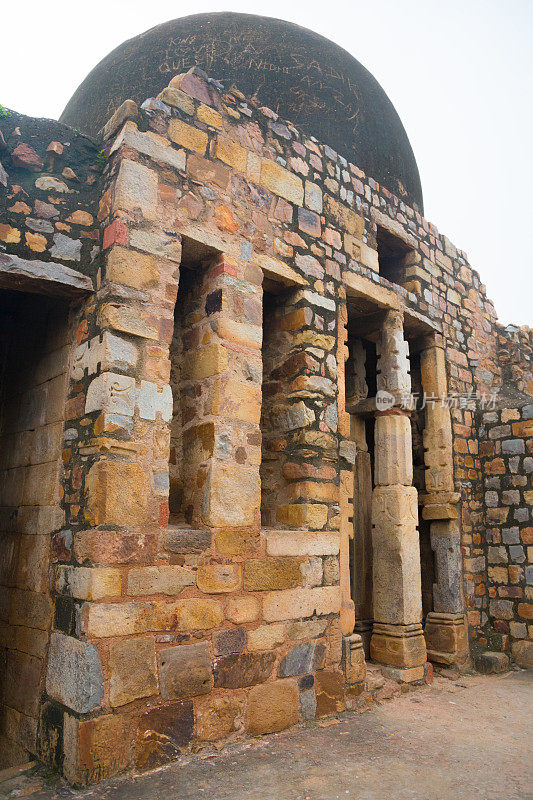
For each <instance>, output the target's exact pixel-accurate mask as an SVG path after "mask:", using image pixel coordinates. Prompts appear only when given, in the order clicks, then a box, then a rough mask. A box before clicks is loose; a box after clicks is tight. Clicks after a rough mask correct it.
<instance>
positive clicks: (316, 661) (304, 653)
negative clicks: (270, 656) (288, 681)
mask: <svg viewBox="0 0 533 800" xmlns="http://www.w3.org/2000/svg"><path fill="white" fill-rule="evenodd" d="M325 653H326V646H325V644H324V643H323V642H316V641H315V642H309V643H308V644H299V645H297V646H296V647H293V649H292V650H290V651H289V652H288V653H287V655H286V656H284V657H283V658H282V659H281V662H280V665H279V667H278V675H279V676H280V678H288V677H289V676H291V675H305V674H306V673H307V672H313V671H314V670H315V669H320V668H321V667H323V666H324V663H323V662H324V656H325Z"/></svg>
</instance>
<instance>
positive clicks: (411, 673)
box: [381, 665, 426, 683]
mask: <svg viewBox="0 0 533 800" xmlns="http://www.w3.org/2000/svg"><path fill="white" fill-rule="evenodd" d="M381 672H382V673H383V675H385V676H386V677H387V678H392V680H393V681H397V682H398V683H417V682H418V681H423V680H424V679H425V676H426V668H425V666H424V665H423V666H421V667H408V668H406V669H401V668H400V667H385V666H383V667H381Z"/></svg>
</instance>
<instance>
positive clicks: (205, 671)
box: [158, 642, 213, 700]
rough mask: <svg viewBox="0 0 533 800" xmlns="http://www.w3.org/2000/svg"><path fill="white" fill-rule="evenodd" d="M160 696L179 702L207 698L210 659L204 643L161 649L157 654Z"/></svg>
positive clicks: (210, 675)
mask: <svg viewBox="0 0 533 800" xmlns="http://www.w3.org/2000/svg"><path fill="white" fill-rule="evenodd" d="M158 656H159V673H160V679H161V695H162V697H163V699H164V700H180V699H185V698H188V697H196V696H197V695H201V694H208V693H209V692H210V691H211V689H212V688H213V676H212V673H211V656H210V654H209V645H208V643H207V642H199V643H198V644H184V645H178V646H176V647H165V648H163V649H162V650H160V651H159V654H158Z"/></svg>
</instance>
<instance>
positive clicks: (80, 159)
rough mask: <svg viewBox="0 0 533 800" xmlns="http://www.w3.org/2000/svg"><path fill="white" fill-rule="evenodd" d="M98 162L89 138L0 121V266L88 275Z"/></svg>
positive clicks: (43, 124) (20, 119) (94, 241)
mask: <svg viewBox="0 0 533 800" xmlns="http://www.w3.org/2000/svg"><path fill="white" fill-rule="evenodd" d="M100 173H101V163H99V161H98V146H97V144H96V143H95V142H93V141H92V140H91V139H88V138H87V137H86V136H83V135H82V134H80V133H78V132H77V131H74V130H72V129H71V128H68V127H67V126H66V125H62V124H60V123H59V122H56V121H55V120H45V119H33V118H31V117H25V116H23V115H22V114H17V113H16V112H12V111H8V110H7V109H4V112H3V114H2V115H0V265H1V264H2V263H3V262H5V263H8V261H7V259H3V258H2V255H3V254H5V255H15V256H18V257H20V258H23V259H36V260H39V261H44V262H47V261H53V262H55V263H61V264H65V265H66V266H67V267H70V268H72V269H74V270H79V271H81V272H83V273H84V274H86V275H90V276H92V275H94V272H95V262H96V260H97V258H98V254H99V251H100V248H99V244H100V243H99V236H100V232H99V230H98V226H97V224H96V219H95V204H96V203H97V202H98V200H97V198H98V196H99V184H100V181H99V178H100Z"/></svg>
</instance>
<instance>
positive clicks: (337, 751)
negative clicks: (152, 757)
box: [0, 670, 533, 800]
mask: <svg viewBox="0 0 533 800" xmlns="http://www.w3.org/2000/svg"><path fill="white" fill-rule="evenodd" d="M532 716H533V671H531V670H530V671H516V672H510V673H508V674H507V675H497V676H480V675H475V676H461V677H460V678H456V679H454V680H450V679H447V678H444V677H437V678H436V680H435V682H434V683H433V685H432V686H429V687H424V688H420V689H417V690H416V691H411V692H409V693H407V694H402V695H397V696H396V697H394V698H393V699H392V700H390V701H387V702H385V703H382V704H381V705H373V706H372V707H371V708H370V709H369V710H368V711H365V712H359V713H356V712H346V713H344V714H340V715H339V716H338V717H337V718H333V719H326V720H321V721H318V722H311V723H308V724H306V725H305V726H301V727H299V728H295V729H292V730H290V731H284V732H282V733H280V734H277V735H270V736H265V737H263V738H261V739H257V740H253V741H251V740H248V741H245V742H241V743H239V744H235V745H231V746H230V747H227V748H224V749H222V750H220V751H214V752H213V753H212V754H204V755H196V756H193V757H190V758H189V759H188V760H187V761H186V762H185V763H180V764H173V765H170V766H167V767H165V768H163V769H160V770H158V771H155V772H152V773H149V774H144V775H141V776H129V777H126V778H120V779H115V780H112V781H109V782H107V783H106V784H103V785H100V786H99V787H98V788H95V789H91V790H86V791H84V792H75V791H73V790H72V789H70V788H69V787H68V786H67V785H66V784H65V783H64V782H63V781H61V780H58V779H57V778H55V777H52V776H46V775H45V772H44V770H43V768H42V767H39V768H36V769H34V770H31V771H30V772H29V773H27V774H26V775H24V776H22V777H17V778H15V779H12V780H6V781H3V782H2V783H0V798H1V799H2V800H3V798H16V797H28V796H31V797H32V798H33V800H41V799H42V800H45V799H46V800H59V798H60V797H76V798H80V800H95V799H96V798H105V799H106V800H201V799H203V800H205V798H209V799H210V800H340V798H348V799H349V800H356V799H357V800H458V798H469V800H524V799H525V798H530V800H531V798H533V757H532V750H533V748H532V743H533V736H532V735H531V734H532V724H531V720H532Z"/></svg>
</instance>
